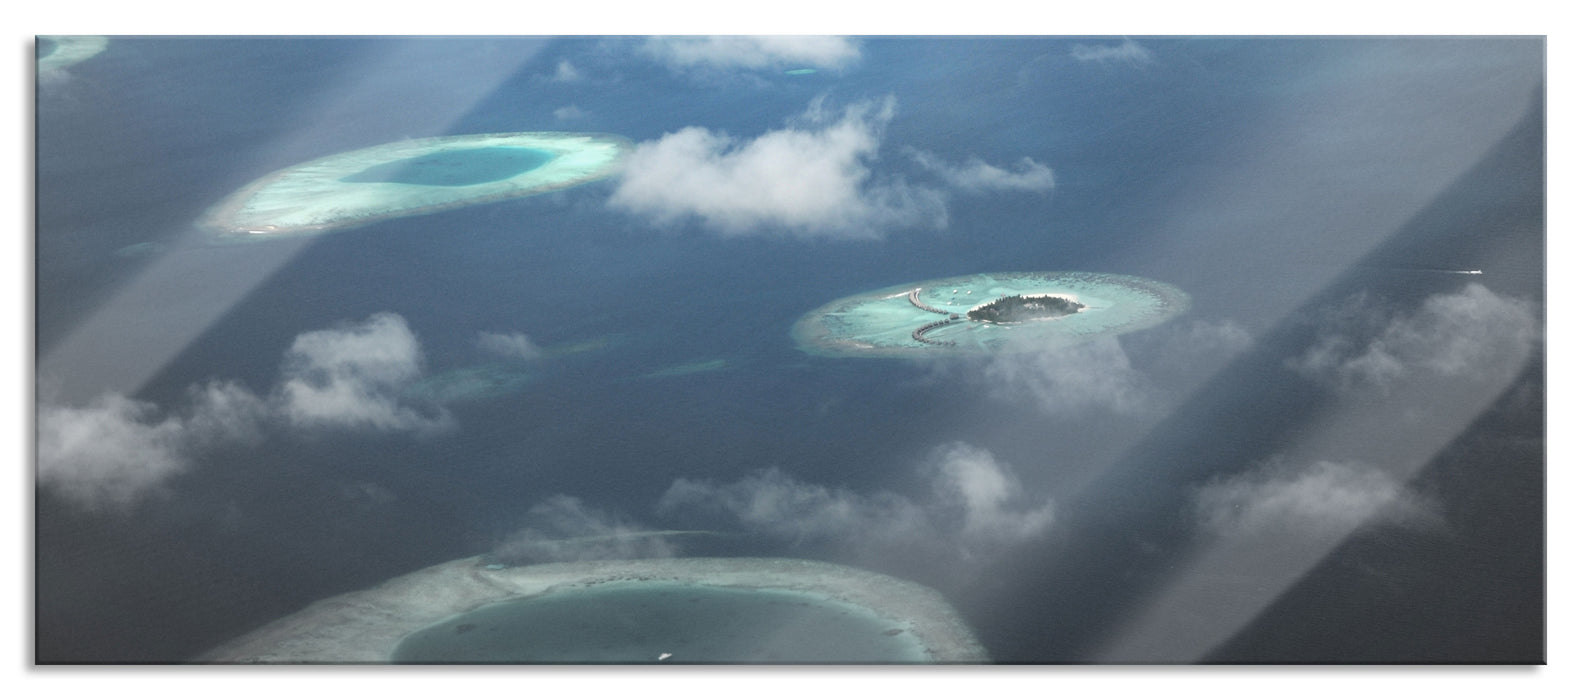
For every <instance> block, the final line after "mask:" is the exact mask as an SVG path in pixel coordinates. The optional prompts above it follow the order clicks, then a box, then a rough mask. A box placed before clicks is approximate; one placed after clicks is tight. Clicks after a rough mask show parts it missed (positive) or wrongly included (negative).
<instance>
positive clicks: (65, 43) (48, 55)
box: [37, 36, 110, 73]
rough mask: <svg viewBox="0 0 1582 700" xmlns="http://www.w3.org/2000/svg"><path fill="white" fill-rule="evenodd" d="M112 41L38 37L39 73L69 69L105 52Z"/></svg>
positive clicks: (67, 37) (93, 38) (102, 38)
mask: <svg viewBox="0 0 1582 700" xmlns="http://www.w3.org/2000/svg"><path fill="white" fill-rule="evenodd" d="M109 45H110V40H109V38H107V37H102V36H41V37H38V51H37V56H38V71H39V72H40V73H47V72H51V71H58V70H62V69H65V68H69V67H71V66H74V65H76V64H78V63H82V62H83V61H86V60H88V59H90V58H93V57H94V56H97V55H99V54H100V53H102V52H104V49H105V47H106V46H109Z"/></svg>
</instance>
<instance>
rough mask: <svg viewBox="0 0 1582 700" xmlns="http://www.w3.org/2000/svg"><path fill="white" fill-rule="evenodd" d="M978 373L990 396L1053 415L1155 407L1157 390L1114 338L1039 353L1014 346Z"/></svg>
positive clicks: (1126, 411) (1145, 410) (1141, 410)
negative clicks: (1029, 404) (1030, 404)
mask: <svg viewBox="0 0 1582 700" xmlns="http://www.w3.org/2000/svg"><path fill="white" fill-rule="evenodd" d="M981 371H982V374H983V378H984V380H985V381H986V382H987V383H988V384H989V387H990V391H991V392H992V393H993V395H995V396H997V397H999V398H1001V399H1003V400H1009V401H1026V400H1031V401H1033V402H1035V403H1036V404H1037V405H1038V406H1039V408H1041V409H1042V410H1043V411H1044V412H1046V413H1049V414H1053V415H1072V414H1077V413H1081V412H1083V411H1087V410H1092V409H1098V410H1104V411H1110V412H1113V413H1120V414H1144V413H1148V412H1150V411H1153V410H1155V409H1157V408H1158V405H1159V397H1158V396H1156V393H1157V392H1156V391H1155V390H1154V389H1153V387H1152V386H1151V385H1150V384H1149V382H1148V381H1147V380H1146V378H1145V377H1144V375H1143V373H1142V372H1140V371H1138V370H1137V369H1136V368H1134V367H1133V366H1132V362H1131V358H1129V357H1128V356H1127V354H1126V351H1125V349H1123V348H1122V347H1121V344H1120V341H1119V340H1118V339H1116V338H1113V337H1111V338H1102V339H1099V340H1095V341H1092V342H1086V343H1080V344H1075V345H1065V346H1055V347H1048V348H1037V349H1030V348H1025V347H1018V346H1013V347H1012V348H1010V349H1009V351H1007V352H1003V353H998V354H996V355H994V356H993V357H992V358H990V359H989V360H988V362H987V363H986V364H984V365H982V370H981Z"/></svg>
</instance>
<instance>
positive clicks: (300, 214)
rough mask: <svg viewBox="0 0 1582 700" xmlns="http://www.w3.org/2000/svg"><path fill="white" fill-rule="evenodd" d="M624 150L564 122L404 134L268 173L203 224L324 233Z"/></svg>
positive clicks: (526, 188)
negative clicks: (540, 128) (558, 127)
mask: <svg viewBox="0 0 1582 700" xmlns="http://www.w3.org/2000/svg"><path fill="white" fill-rule="evenodd" d="M628 150H630V143H629V142H627V140H626V139H624V138H621V137H619V136H611V135H607V134H573V133H560V132H519V133H502V134H467V135H460V136H439V137H434V138H425V139H412V140H407V141H400V142H397V143H389V144H383V145H380V146H373V147H369V148H363V149H358V150H355V151H348V152H345V153H337V154H335V155H331V156H325V157H323V158H319V159H317V160H312V161H309V162H307V163H302V164H300V165H295V166H292V167H289V168H285V169H283V170H278V171H276V172H274V173H270V174H269V175H266V176H264V177H262V178H260V179H258V180H255V181H254V182H252V183H251V184H248V185H247V186H246V187H243V188H242V189H240V190H237V191H236V192H235V193H233V194H231V195H230V196H228V197H226V198H225V199H224V200H221V201H220V202H219V203H218V204H216V205H214V206H213V207H211V208H210V209H209V210H208V211H207V212H206V213H205V214H204V216H203V217H202V218H201V219H200V220H199V222H198V225H199V226H200V227H202V228H204V229H207V230H210V231H213V232H214V233H216V234H218V235H219V236H220V237H221V238H222V239H223V240H231V241H237V240H242V241H246V240H260V239H268V238H273V237H278V236H291V235H309V234H317V233H324V232H327V231H335V230H340V229H345V228H351V227H354V226H361V225H365V224H369V223H373V222H375V221H383V220H386V219H393V218H398V217H403V216H416V215H419V214H428V213H432V212H437V211H444V210H447V209H455V208H459V207H465V206H471V205H474V204H482V203H485V202H494V201H499V200H504V199H512V198H515V197H525V196H528V195H534V194H539V193H542V192H548V191H551V190H558V189H564V188H567V187H572V186H574V185H579V184H582V183H585V182H590V181H593V180H598V179H601V178H604V177H607V176H609V175H610V174H612V173H614V172H615V170H616V168H617V167H619V165H620V162H621V159H622V157H623V156H624V155H625V154H626V152H627V151H628Z"/></svg>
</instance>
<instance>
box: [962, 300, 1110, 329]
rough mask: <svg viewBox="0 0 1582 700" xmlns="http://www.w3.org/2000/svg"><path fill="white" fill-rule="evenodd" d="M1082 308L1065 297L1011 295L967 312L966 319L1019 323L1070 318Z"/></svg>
mask: <svg viewBox="0 0 1582 700" xmlns="http://www.w3.org/2000/svg"><path fill="white" fill-rule="evenodd" d="M1083 308H1085V307H1084V306H1083V305H1082V304H1080V303H1078V302H1075V301H1072V300H1070V299H1067V298H1065V297H1058V296H1027V295H1022V294H1013V295H1011V296H1003V297H1000V298H999V299H995V300H994V301H991V302H989V303H987V304H984V305H982V306H979V307H977V308H975V309H972V310H970V311H968V312H967V318H970V319H972V320H974V321H984V322H987V323H1020V322H1022V321H1041V320H1045V319H1051V318H1060V317H1062V316H1070V315H1071V314H1074V313H1076V312H1078V311H1081V310H1082V309H1083Z"/></svg>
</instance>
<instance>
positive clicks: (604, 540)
mask: <svg viewBox="0 0 1582 700" xmlns="http://www.w3.org/2000/svg"><path fill="white" fill-rule="evenodd" d="M528 520H529V521H530V525H529V526H528V527H525V528H523V529H521V530H518V531H517V532H516V533H514V534H512V535H511V536H509V537H507V538H506V539H505V541H503V542H501V543H500V544H499V545H498V546H496V547H495V548H494V550H493V552H491V554H492V555H493V556H494V558H495V559H497V560H499V561H501V562H502V563H506V564H509V565H513V566H519V565H523V564H535V563H543V562H553V561H590V560H596V559H653V558H661V557H673V556H676V555H677V554H678V553H679V552H678V550H677V549H676V548H675V546H673V545H672V544H671V543H670V542H669V541H667V540H665V539H664V538H663V537H661V536H658V534H660V533H655V532H653V531H650V530H647V529H645V528H643V527H640V526H638V525H636V524H633V523H631V522H629V521H627V520H626V519H624V518H622V517H620V516H618V515H616V514H614V513H610V512H606V511H602V510H599V509H596V508H592V507H589V506H586V505H584V504H583V503H582V501H581V500H580V499H577V498H573V497H571V496H565V495H557V496H554V497H551V498H549V499H547V500H545V501H544V502H542V503H540V504H538V505H536V506H533V508H532V509H531V510H529V511H528Z"/></svg>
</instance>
